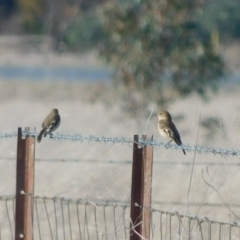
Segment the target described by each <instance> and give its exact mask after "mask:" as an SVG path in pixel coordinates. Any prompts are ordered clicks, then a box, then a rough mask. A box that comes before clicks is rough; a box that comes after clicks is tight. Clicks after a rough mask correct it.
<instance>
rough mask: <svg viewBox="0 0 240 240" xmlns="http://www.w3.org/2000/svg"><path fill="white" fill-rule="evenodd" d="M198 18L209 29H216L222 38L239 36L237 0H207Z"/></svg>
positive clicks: (239, 15) (239, 21)
mask: <svg viewBox="0 0 240 240" xmlns="http://www.w3.org/2000/svg"><path fill="white" fill-rule="evenodd" d="M198 18H199V21H200V22H202V23H203V24H204V26H206V27H207V28H208V29H209V30H210V31H213V30H218V31H219V33H220V36H222V37H223V38H228V39H229V38H232V39H233V38H240V1H239V0H218V1H215V0H208V1H207V3H206V5H205V7H204V8H203V10H202V11H200V12H199V14H198Z"/></svg>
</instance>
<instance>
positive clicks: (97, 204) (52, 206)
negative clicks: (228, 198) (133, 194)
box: [0, 195, 240, 240]
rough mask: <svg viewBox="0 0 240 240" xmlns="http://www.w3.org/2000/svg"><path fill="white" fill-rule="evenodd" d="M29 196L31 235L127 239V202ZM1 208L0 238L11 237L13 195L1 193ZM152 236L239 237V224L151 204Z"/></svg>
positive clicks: (154, 238)
mask: <svg viewBox="0 0 240 240" xmlns="http://www.w3.org/2000/svg"><path fill="white" fill-rule="evenodd" d="M28 196H29V197H31V198H32V200H33V202H34V209H33V210H34V218H33V222H34V224H33V239H36V240H38V239H39V240H41V239H51V240H69V239H71V240H74V239H80V240H92V239H97V240H103V239H104V240H105V239H106V240H107V239H108V240H110V239H114V240H120V239H121V240H122V239H129V233H130V225H131V219H130V217H129V216H130V215H129V211H130V204H129V203H123V202H111V201H97V200H90V199H76V200H74V199H67V198H64V197H46V196H30V195H28ZM139 207H140V206H139ZM0 211H1V225H0V239H14V226H15V223H14V213H15V197H14V196H1V197H0ZM151 239H152V240H158V239H161V240H163V239H164V240H165V239H200V240H203V239H240V225H239V224H237V223H230V222H221V221H215V220H211V219H209V218H207V217H200V216H190V215H184V214H180V213H179V212H171V211H165V210H160V209H156V208H151Z"/></svg>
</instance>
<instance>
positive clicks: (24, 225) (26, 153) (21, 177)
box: [15, 128, 35, 240]
mask: <svg viewBox="0 0 240 240" xmlns="http://www.w3.org/2000/svg"><path fill="white" fill-rule="evenodd" d="M27 130H28V131H29V128H28V129H27ZM17 141H18V142H17V177H16V203H15V204H16V213H15V214H16V215H15V240H20V239H21V240H22V239H24V240H32V239H33V232H32V229H33V199H32V196H31V195H32V194H33V193H34V163H35V137H33V136H26V138H24V139H23V138H22V129H21V128H18V139H17Z"/></svg>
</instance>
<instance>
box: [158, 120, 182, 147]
mask: <svg viewBox="0 0 240 240" xmlns="http://www.w3.org/2000/svg"><path fill="white" fill-rule="evenodd" d="M159 127H160V128H161V129H162V131H164V132H165V133H166V134H167V135H168V136H169V137H170V138H171V139H173V140H174V141H175V143H176V144H177V145H179V146H180V145H181V144H182V142H181V138H180V135H179V132H178V130H177V128H176V126H175V125H174V123H173V122H164V123H159Z"/></svg>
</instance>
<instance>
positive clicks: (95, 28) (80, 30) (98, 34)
mask: <svg viewBox="0 0 240 240" xmlns="http://www.w3.org/2000/svg"><path fill="white" fill-rule="evenodd" d="M103 38H104V32H103V28H102V25H101V22H100V19H99V14H98V13H97V12H94V13H93V14H90V15H87V16H83V17H82V18H81V19H80V20H78V21H76V22H74V23H73V24H72V25H71V26H70V27H69V29H68V31H67V32H66V36H65V38H64V43H65V44H67V46H68V47H69V48H70V49H79V50H81V51H88V50H89V49H93V48H96V47H97V45H98V44H99V43H100V42H101V41H102V39H103Z"/></svg>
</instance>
